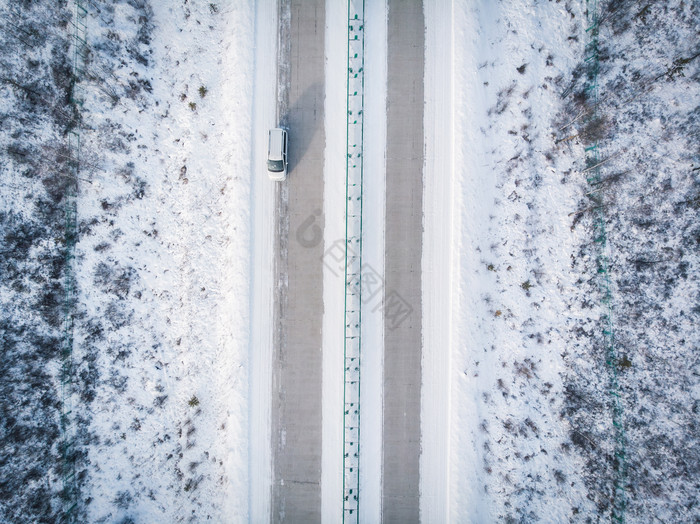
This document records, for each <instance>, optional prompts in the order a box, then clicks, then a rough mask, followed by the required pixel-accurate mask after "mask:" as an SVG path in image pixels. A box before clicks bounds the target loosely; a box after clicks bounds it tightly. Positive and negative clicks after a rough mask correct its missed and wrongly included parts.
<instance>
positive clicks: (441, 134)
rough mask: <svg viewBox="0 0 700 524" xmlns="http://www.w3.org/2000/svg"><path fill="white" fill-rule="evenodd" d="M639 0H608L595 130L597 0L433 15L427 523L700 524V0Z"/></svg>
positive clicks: (476, 6) (456, 7)
mask: <svg viewBox="0 0 700 524" xmlns="http://www.w3.org/2000/svg"><path fill="white" fill-rule="evenodd" d="M624 4H625V5H622V6H618V5H617V4H616V3H609V4H608V3H601V4H600V5H599V6H598V7H597V9H598V12H599V13H600V16H601V26H600V27H601V29H600V39H599V41H598V45H599V48H600V54H599V58H600V64H601V66H600V70H599V73H598V84H599V86H600V87H599V97H600V99H601V100H602V102H601V104H600V106H599V108H598V114H601V113H602V114H603V115H604V116H603V118H602V123H601V121H600V120H596V119H595V118H594V117H593V116H592V113H591V114H586V108H591V107H592V105H593V103H592V100H591V99H590V97H589V95H588V93H589V91H586V87H587V86H588V85H590V84H591V83H592V82H593V80H594V77H593V72H592V69H591V68H592V66H593V61H589V62H585V61H584V59H585V58H586V56H591V53H592V51H591V49H592V48H591V47H590V45H589V44H590V42H591V39H592V36H591V32H590V31H589V32H586V31H585V29H586V28H587V27H588V26H589V24H588V23H587V17H586V5H585V3H581V2H571V1H568V2H556V3H554V2H531V1H508V2H491V1H483V2H452V3H444V4H443V3H437V4H435V5H432V6H430V7H429V8H427V10H426V11H427V13H426V15H427V16H426V19H427V23H428V33H427V34H428V38H427V39H426V42H427V53H426V54H427V57H428V59H427V66H426V71H427V72H428V75H431V74H436V77H435V78H431V77H430V76H428V77H426V103H427V108H426V111H427V116H426V129H431V130H432V132H429V133H428V134H427V135H426V142H427V155H426V174H425V183H426V195H425V213H426V217H425V224H426V228H425V236H424V246H425V247H426V249H425V251H426V255H425V257H426V258H425V260H427V261H428V262H427V263H425V264H424V276H423V278H424V280H423V283H424V288H423V292H424V309H425V310H426V312H425V323H424V336H425V354H424V368H423V369H424V397H423V450H424V457H423V460H422V463H421V468H422V469H421V472H422V479H421V481H422V494H423V500H422V515H423V518H425V519H426V521H431V522H433V521H434V522H441V521H445V520H446V519H448V518H449V519H451V520H452V521H454V522H492V521H505V522H535V521H543V522H564V521H577V522H578V521H582V522H583V521H588V522H594V521H608V520H610V518H611V517H620V516H621V517H623V518H627V520H628V521H629V522H648V521H649V518H651V516H652V515H653V516H656V517H657V518H658V519H660V520H661V521H664V522H671V521H673V522H690V521H693V520H694V519H697V518H698V508H697V507H696V504H694V503H693V501H692V500H693V495H692V494H693V493H695V494H697V489H698V487H697V479H695V480H693V479H692V478H691V476H690V473H689V472H690V471H691V470H692V468H693V466H692V465H693V464H695V465H696V466H697V464H698V459H699V457H698V451H697V446H698V441H697V430H696V424H695V422H694V421H693V415H692V413H693V412H694V410H695V408H696V407H697V402H698V397H697V391H698V381H697V369H695V368H696V360H697V359H696V358H695V357H693V356H691V355H692V352H693V348H697V344H698V333H697V329H693V328H692V322H693V321H691V320H690V319H691V318H694V319H695V320H694V322H695V323H696V324H697V315H698V310H697V307H696V301H697V296H698V281H697V243H693V240H692V235H693V234H694V233H692V232H693V231H697V227H696V226H694V225H693V223H694V221H693V219H692V218H691V217H692V215H693V212H692V211H691V210H690V207H693V206H695V208H697V174H696V173H697V165H698V156H697V155H698V149H697V144H695V145H693V144H692V142H693V141H695V142H696V140H695V139H693V138H690V137H694V136H696V134H697V125H698V119H697V115H696V113H697V106H698V101H699V98H698V97H699V95H698V90H697V85H698V84H697V82H698V63H697V60H695V58H694V56H697V55H696V53H697V49H696V47H697V38H693V34H694V35H695V37H697V14H698V13H697V9H698V6H697V4H693V5H691V4H692V3H691V4H688V3H684V2H673V3H670V4H668V5H663V6H662V5H660V4H649V5H646V6H642V5H638V4H634V3H631V2H630V3H624ZM628 4H629V5H628ZM590 7H591V9H593V8H594V3H593V2H591V6H590ZM616 8H617V9H616ZM614 9H616V10H614ZM693 20H694V21H695V22H693ZM447 21H451V26H449V25H446V22H447ZM693 26H694V27H695V33H693V29H692V28H693ZM450 27H451V30H450ZM450 38H451V42H450ZM691 42H694V43H691ZM587 46H588V47H587ZM693 46H695V47H693ZM674 67H675V68H676V69H678V68H680V69H682V71H680V72H679V71H677V70H676V69H674ZM684 75H685V76H684ZM449 86H451V93H452V96H451V100H450V102H451V107H450V108H445V106H444V104H445V102H446V100H447V99H449V98H450V87H449ZM693 86H694V87H693ZM587 97H588V98H587ZM582 112H583V116H581V114H582ZM450 115H452V118H453V124H452V125H450V123H449V118H450ZM577 115H578V119H577V118H576V117H577ZM693 115H695V116H693ZM440 117H443V118H440ZM572 121H574V122H573V124H572V123H571V122H572ZM567 124H569V125H567ZM596 141H598V143H599V146H600V148H601V150H603V151H604V153H602V155H603V156H601V159H606V163H605V167H604V168H601V176H602V177H603V181H604V182H603V184H602V185H598V186H594V187H591V186H590V184H589V183H588V182H587V180H586V178H587V177H586V172H585V169H586V167H587V164H586V155H585V151H584V148H585V147H590V146H592V145H593V144H594V143H595V142H596ZM442 155H445V156H446V158H445V157H443V156H442ZM623 158H624V160H623ZM598 206H603V209H604V220H605V223H606V226H607V231H608V243H607V245H606V246H604V247H603V248H601V242H595V241H594V239H595V238H596V236H597V234H596V233H595V232H596V231H597V230H595V229H594V219H595V218H596V216H597V215H596V211H597V210H598V209H600V207H598ZM577 211H580V212H577ZM695 223H696V222H695ZM601 252H602V253H603V254H607V255H608V256H609V257H610V261H611V264H610V272H609V279H610V281H611V287H612V313H613V314H612V318H613V331H614V337H615V344H616V345H615V349H616V357H615V361H613V362H608V359H609V358H610V355H611V352H610V351H608V350H607V348H608V342H609V340H611V339H610V337H609V336H608V335H607V333H606V331H604V330H605V329H606V327H607V322H606V315H610V310H609V309H608V307H607V306H606V305H604V300H603V299H604V297H603V296H602V295H601V291H600V281H601V280H600V279H601V278H603V276H601V273H599V271H598V268H600V267H601V266H600V262H597V261H599V260H600V256H601ZM692 268H695V271H694V272H693V270H692ZM664 283H665V284H664ZM446 362H447V363H449V364H448V365H446V364H445V363H446ZM447 370H449V371H448V374H447V377H445V375H444V374H441V373H444V372H445V371H447ZM613 373H614V375H615V376H616V377H617V381H618V385H617V386H615V385H614V383H612V385H611V381H612V380H613V378H612V375H613ZM662 377H663V378H662ZM445 378H447V379H448V380H447V382H446V383H447V387H445V386H444V385H443V384H444V382H441V381H442V380H444V379H445ZM616 394H619V395H620V398H621V399H622V401H621V405H622V409H623V413H624V414H623V416H622V427H623V432H624V437H623V438H622V439H621V440H619V436H620V434H621V433H620V432H619V431H618V430H616V428H615V427H614V426H613V396H612V395H616ZM664 435H666V436H664ZM694 435H695V436H694ZM616 439H617V440H616ZM620 450H623V451H624V458H621V455H618V454H615V452H619V451H620ZM664 470H667V471H674V472H675V473H674V474H673V475H671V476H670V477H667V476H666V475H665V474H664V473H663V471H664ZM620 488H623V489H620ZM616 489H617V494H615V490H616Z"/></svg>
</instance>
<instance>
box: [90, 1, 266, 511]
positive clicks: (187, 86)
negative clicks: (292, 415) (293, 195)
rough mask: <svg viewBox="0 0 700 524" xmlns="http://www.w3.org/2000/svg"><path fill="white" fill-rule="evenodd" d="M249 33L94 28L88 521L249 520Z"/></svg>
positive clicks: (183, 15) (230, 21) (209, 26)
mask: <svg viewBox="0 0 700 524" xmlns="http://www.w3.org/2000/svg"><path fill="white" fill-rule="evenodd" d="M254 16H255V9H254V4H253V3H252V2H235V3H230V4H219V5H218V6H217V5H215V4H204V3H188V2H184V3H182V2H180V3H170V2H153V3H152V4H150V5H149V4H148V3H147V2H117V3H97V4H95V5H94V6H92V7H91V9H90V11H89V18H88V20H89V21H88V28H87V38H88V43H89V46H90V49H91V54H90V57H89V60H88V67H87V70H88V74H89V75H90V78H89V79H87V80H86V81H85V85H86V87H85V89H86V92H87V99H86V103H85V105H84V106H83V107H82V108H81V115H82V118H83V124H82V128H83V131H82V140H83V146H82V148H83V153H84V159H85V161H84V165H85V166H86V167H85V169H83V171H82V175H81V176H82V177H84V178H85V179H86V180H87V182H85V183H84V184H81V190H80V194H79V197H78V216H79V220H80V236H79V240H78V245H77V249H76V252H77V256H76V260H77V263H76V270H77V281H78V283H79V297H78V303H79V304H80V306H79V307H80V308H81V319H80V321H79V322H78V323H77V324H76V348H79V349H78V351H79V358H80V359H81V364H80V367H79V371H78V372H79V374H80V375H81V378H83V377H84V383H83V384H82V386H83V389H84V391H85V392H86V393H85V394H84V395H83V397H84V400H85V403H84V404H83V405H82V407H81V409H80V413H81V415H82V416H84V417H85V420H86V421H87V427H86V428H85V430H84V431H85V433H84V442H82V444H83V445H84V449H85V451H86V457H85V461H84V474H85V477H84V478H83V479H82V481H81V486H82V493H81V497H82V500H84V501H85V518H86V520H87V521H90V522H115V521H120V522H126V521H133V522H179V521H188V522H189V521H201V520H213V521H222V520H227V521H245V520H247V517H248V478H249V473H248V424H249V419H248V371H249V364H248V348H249V342H250V334H249V333H250V331H249V324H250V316H249V315H250V311H249V303H250V298H249V297H250V253H251V230H250V224H251V216H250V214H251V207H250V192H251V178H250V174H251V159H252V156H251V139H252V135H251V128H252V94H253V71H254V56H253V42H254ZM129 519H131V520H129Z"/></svg>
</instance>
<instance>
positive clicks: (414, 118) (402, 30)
mask: <svg viewBox="0 0 700 524" xmlns="http://www.w3.org/2000/svg"><path fill="white" fill-rule="evenodd" d="M388 4H389V11H388V51H387V57H388V60H387V61H388V63H387V74H388V78H387V146H386V147H387V149H386V235H385V238H386V244H385V251H384V260H385V272H386V274H385V279H386V280H385V296H384V393H383V395H384V421H383V428H382V438H383V461H382V476H383V483H382V486H383V493H382V520H383V522H385V523H393V522H396V523H402V524H407V523H411V522H418V521H419V517H420V511H419V510H420V501H419V460H420V398H421V391H420V388H421V348H422V345H421V343H422V340H421V318H422V316H421V256H422V231H423V229H422V216H423V207H422V202H423V70H424V51H423V49H424V31H425V29H424V27H425V24H424V18H423V3H422V2H421V1H420V0H411V1H407V0H389V1H388Z"/></svg>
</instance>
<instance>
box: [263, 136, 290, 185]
mask: <svg viewBox="0 0 700 524" xmlns="http://www.w3.org/2000/svg"><path fill="white" fill-rule="evenodd" d="M267 174H268V175H269V176H270V179H271V180H275V181H277V182H281V181H283V180H286V178H287V131H285V130H284V129H281V128H279V127H276V128H275V129H270V137H269V139H268V142H267Z"/></svg>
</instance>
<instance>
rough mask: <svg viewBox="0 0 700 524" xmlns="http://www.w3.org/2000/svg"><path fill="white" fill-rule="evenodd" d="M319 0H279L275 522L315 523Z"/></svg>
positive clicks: (320, 286)
mask: <svg viewBox="0 0 700 524" xmlns="http://www.w3.org/2000/svg"><path fill="white" fill-rule="evenodd" d="M324 4H325V2H324V0H280V13H281V17H280V18H281V20H282V23H281V25H282V31H281V37H280V50H281V52H280V55H281V57H280V58H281V61H280V63H281V65H280V82H281V83H283V84H285V83H286V82H287V81H288V85H289V88H288V90H284V89H283V90H282V91H281V96H280V99H281V100H280V115H279V119H280V122H281V123H282V125H285V126H286V127H287V128H288V129H289V176H288V179H287V182H284V183H282V184H280V188H279V191H278V207H277V209H278V210H279V211H278V213H279V215H278V232H277V235H276V236H277V238H279V243H278V245H277V246H276V249H275V251H276V255H275V256H276V257H277V260H278V263H277V264H276V267H277V268H278V275H277V277H278V282H279V291H278V294H277V297H276V308H275V323H274V325H275V326H278V331H277V333H276V334H275V340H274V355H273V363H272V369H273V383H272V428H271V430H272V461H273V465H272V469H273V472H272V476H273V486H272V500H271V520H272V522H304V523H313V522H320V521H321V363H322V360H321V357H322V353H321V325H322V318H323V278H322V273H323V271H322V262H321V256H322V254H323V215H322V213H323V154H324V147H325V133H324V127H323V122H324V114H323V99H324V38H325V34H324V32H325V11H324ZM285 12H286V13H291V19H289V20H288V22H285V20H284V13H285ZM286 32H288V41H287V42H288V43H287V42H285V41H283V40H284V39H285V37H286V35H285V33H286ZM284 55H287V56H284Z"/></svg>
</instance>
